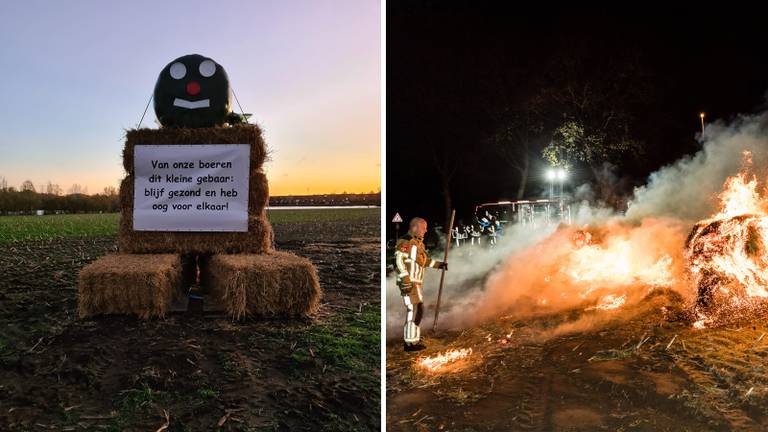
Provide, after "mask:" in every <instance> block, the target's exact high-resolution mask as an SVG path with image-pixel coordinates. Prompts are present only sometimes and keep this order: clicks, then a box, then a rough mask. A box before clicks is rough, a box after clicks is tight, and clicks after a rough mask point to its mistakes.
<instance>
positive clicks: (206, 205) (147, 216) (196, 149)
mask: <svg viewBox="0 0 768 432" xmlns="http://www.w3.org/2000/svg"><path fill="white" fill-rule="evenodd" d="M250 148H251V147H250V145H249V144H210V145H208V144H206V145H181V144H174V145H148V144H147V145H144V144H141V145H136V147H135V148H134V173H135V174H134V175H135V179H134V190H133V229H134V230H136V231H248V170H249V165H250V158H249V155H250Z"/></svg>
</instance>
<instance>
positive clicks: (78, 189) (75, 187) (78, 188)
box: [67, 183, 85, 195]
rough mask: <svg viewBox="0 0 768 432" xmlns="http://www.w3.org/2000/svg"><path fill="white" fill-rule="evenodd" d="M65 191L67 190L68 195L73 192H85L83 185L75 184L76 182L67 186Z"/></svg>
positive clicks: (73, 193)
mask: <svg viewBox="0 0 768 432" xmlns="http://www.w3.org/2000/svg"><path fill="white" fill-rule="evenodd" d="M67 192H68V193H69V194H70V195H75V194H82V193H85V192H83V187H82V186H80V185H79V184H77V183H74V184H73V185H72V187H70V188H69V190H68V191H67Z"/></svg>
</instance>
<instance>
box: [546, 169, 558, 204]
mask: <svg viewBox="0 0 768 432" xmlns="http://www.w3.org/2000/svg"><path fill="white" fill-rule="evenodd" d="M556 178H557V171H555V170H553V169H551V168H550V169H548V170H547V180H549V199H552V196H553V195H554V188H555V179H556Z"/></svg>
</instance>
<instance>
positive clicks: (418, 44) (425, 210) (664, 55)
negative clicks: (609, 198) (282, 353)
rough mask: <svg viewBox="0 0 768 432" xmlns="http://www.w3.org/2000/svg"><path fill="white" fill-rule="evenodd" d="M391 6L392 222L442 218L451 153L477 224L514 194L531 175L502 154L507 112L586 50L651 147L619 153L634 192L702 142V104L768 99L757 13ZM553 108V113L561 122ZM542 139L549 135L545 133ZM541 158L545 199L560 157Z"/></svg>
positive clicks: (586, 175) (594, 76) (624, 187)
mask: <svg viewBox="0 0 768 432" xmlns="http://www.w3.org/2000/svg"><path fill="white" fill-rule="evenodd" d="M388 9H389V10H388V11H387V63H386V64H387V66H386V79H387V95H386V104H387V106H386V113H387V125H386V127H387V151H386V153H387V154H386V156H387V161H386V170H387V173H386V174H387V177H386V181H387V185H386V186H387V218H388V219H389V220H391V218H392V216H393V214H394V212H395V211H398V212H399V213H400V214H401V215H402V216H403V218H405V219H406V220H407V219H409V218H411V217H413V216H417V215H418V216H423V217H425V218H427V219H428V220H429V221H437V222H440V221H441V220H442V219H443V217H444V216H443V215H444V214H445V212H444V202H443V198H442V195H441V190H442V187H441V182H440V176H439V175H438V172H437V170H436V165H435V162H434V161H435V159H438V160H441V159H440V155H443V154H444V153H443V152H449V153H450V154H451V156H450V158H449V159H452V160H458V161H460V163H459V164H458V166H457V168H456V171H455V174H454V176H453V177H452V181H451V184H450V190H451V196H452V198H453V207H455V208H456V209H457V212H458V214H459V217H460V218H462V219H465V220H466V221H467V222H469V216H470V215H471V213H472V210H473V209H474V206H475V205H476V204H479V203H482V202H495V201H498V200H503V199H514V198H515V191H516V190H517V186H518V182H519V176H518V175H517V174H516V173H515V172H514V170H512V169H511V168H510V167H509V165H508V164H507V163H506V162H505V161H504V160H503V158H500V157H498V155H497V154H496V153H495V152H494V149H493V145H492V144H490V137H492V136H493V134H494V131H496V130H498V128H499V127H500V120H499V118H500V116H499V113H500V112H504V110H505V108H507V107H510V106H513V107H514V106H520V105H523V104H525V103H526V102H525V101H527V100H529V99H528V98H530V97H531V95H535V94H536V93H537V92H538V91H539V90H540V89H541V88H543V87H546V86H548V85H551V84H552V82H553V81H552V78H551V77H552V76H560V75H558V74H559V73H560V72H559V69H558V66H557V64H558V61H559V60H560V59H561V58H563V57H568V56H572V57H574V58H577V59H579V61H580V62H581V64H582V66H581V67H580V68H579V69H577V72H576V74H578V75H579V76H578V77H576V79H578V80H581V81H582V82H591V83H595V87H596V88H602V87H601V86H606V85H611V84H612V83H614V82H615V83H619V82H620V83H621V84H620V86H621V87H622V88H621V90H620V92H619V93H618V94H625V95H626V97H621V98H620V100H615V99H614V101H613V102H612V103H609V105H612V106H614V107H621V109H622V110H624V111H625V112H627V113H628V115H629V116H630V117H631V122H630V124H631V131H632V135H633V136H634V137H635V138H637V139H638V140H640V141H642V142H643V149H644V152H643V154H642V155H625V156H622V157H621V158H620V159H619V160H614V161H613V162H614V167H615V168H614V170H613V172H614V174H616V175H617V176H618V181H617V188H618V189H620V191H621V192H622V193H624V194H630V193H631V190H632V188H633V187H634V186H636V185H640V184H643V183H645V180H646V178H647V176H648V174H650V173H651V172H653V171H655V170H657V169H658V168H660V167H661V166H663V165H665V164H668V163H671V162H673V161H675V160H677V159H678V158H680V157H681V156H683V155H685V154H693V153H695V152H696V151H697V150H698V149H699V148H700V144H699V143H698V142H697V141H696V134H697V133H698V132H699V131H700V128H701V126H700V120H699V116H698V114H699V112H702V111H703V112H706V120H707V121H714V120H715V119H724V120H727V119H729V118H733V117H734V116H735V115H737V114H739V113H754V112H758V111H761V110H763V109H765V108H766V103H765V100H766V97H765V95H766V90H768V50H766V47H768V31H766V27H765V24H764V22H762V23H761V22H760V21H759V20H758V19H759V15H760V14H757V13H756V14H753V17H752V18H744V17H739V18H736V17H727V16H723V15H712V16H708V17H701V16H695V15H686V16H684V17H683V16H679V17H664V18H648V17H643V18H639V17H633V18H629V17H607V16H600V17H594V16H593V17H583V16H562V17H553V16H551V15H547V16H520V15H516V14H513V13H508V12H505V11H494V10H484V11H482V12H473V13H466V11H465V12H463V13H460V14H459V13H449V12H446V11H440V12H434V11H428V10H426V8H423V7H412V6H407V7H406V9H398V8H395V7H393V6H388ZM553 65H554V66H553ZM627 65H630V66H629V67H626V68H625V66H627ZM627 70H628V71H629V72H628V73H626V71H627ZM553 74H554V75H553ZM617 77H619V78H617ZM617 85H618V84H617ZM551 111H553V112H547V113H545V114H546V115H547V116H549V118H557V116H558V115H559V113H558V112H556V111H557V110H551ZM537 139H538V140H540V141H541V140H546V139H547V136H546V133H545V134H543V136H540V137H538V138H537ZM532 164H533V166H532V172H531V174H530V177H529V184H528V187H527V188H526V193H525V196H526V198H540V197H543V196H544V195H545V193H546V192H545V191H546V190H547V189H546V188H547V183H546V181H545V180H544V171H545V169H546V168H547V166H548V165H547V164H546V162H545V161H544V160H543V159H542V158H541V155H540V152H538V153H537V154H536V157H535V158H534V161H533V162H532ZM592 173H593V171H592V170H589V169H584V167H579V166H575V167H574V169H573V172H572V173H571V177H570V179H569V182H568V184H569V185H570V186H571V187H572V186H573V185H575V184H582V183H586V182H592V181H594V178H593V175H592ZM387 228H388V231H389V230H390V229H391V228H392V224H388V226H387ZM391 235H392V234H391V231H390V235H389V236H391Z"/></svg>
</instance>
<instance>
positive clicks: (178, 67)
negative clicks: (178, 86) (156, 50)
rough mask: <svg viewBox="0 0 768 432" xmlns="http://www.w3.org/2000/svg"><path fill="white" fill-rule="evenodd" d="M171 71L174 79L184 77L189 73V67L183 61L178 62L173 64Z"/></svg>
mask: <svg viewBox="0 0 768 432" xmlns="http://www.w3.org/2000/svg"><path fill="white" fill-rule="evenodd" d="M170 72H171V76H172V77H173V79H182V78H184V75H186V74H187V67H186V66H184V64H183V63H179V62H176V63H174V64H172V65H171V70H170Z"/></svg>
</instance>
